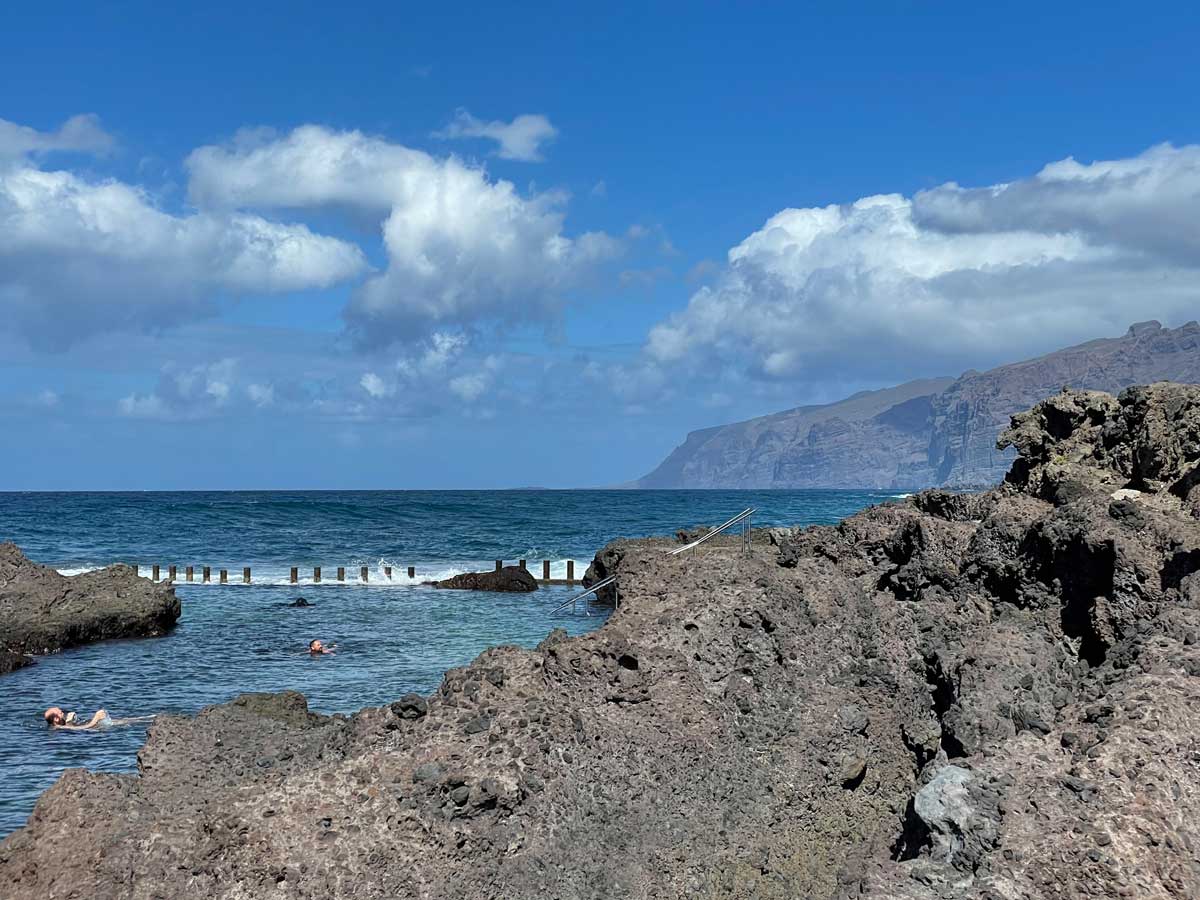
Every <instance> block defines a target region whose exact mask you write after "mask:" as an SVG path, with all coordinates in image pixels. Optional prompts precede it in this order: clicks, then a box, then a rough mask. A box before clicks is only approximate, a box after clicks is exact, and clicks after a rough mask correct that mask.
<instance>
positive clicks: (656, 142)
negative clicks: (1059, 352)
mask: <svg viewBox="0 0 1200 900" xmlns="http://www.w3.org/2000/svg"><path fill="white" fill-rule="evenodd" d="M578 6H579V5H568V4H561V5H532V4H530V5H526V6H525V7H524V8H523V9H521V10H508V9H506V10H504V11H503V12H501V11H499V10H498V9H496V8H494V7H492V6H476V7H474V8H458V7H456V8H454V9H453V10H452V11H449V10H447V11H431V10H429V9H427V8H425V7H424V6H421V7H418V6H416V5H413V6H411V7H406V6H404V5H399V4H386V5H385V4H378V5H370V4H365V5H364V4H359V5H356V6H354V7H353V8H347V9H342V10H338V11H333V10H331V9H330V8H328V7H327V6H325V5H320V6H319V5H315V4H313V5H308V4H297V3H289V4H266V3H264V4H238V5H231V4H220V3H213V4H208V5H207V6H206V7H205V8H204V9H203V10H198V11H191V12H181V11H177V10H173V9H169V8H168V7H169V5H167V4H132V3H107V4H89V5H80V7H79V8H78V9H76V10H73V11H72V12H71V14H70V15H69V16H67V15H64V14H62V13H61V12H60V13H58V14H52V13H49V12H44V13H43V12H35V11H33V9H32V8H31V7H27V8H26V9H23V10H18V11H9V12H7V13H6V25H5V28H4V30H3V33H2V34H0V376H2V379H3V380H2V381H0V489H13V490H22V489H141V488H146V489H155V488H179V489H186V488H252V487H261V488H272V487H280V488H283V487H310V488H339V487H346V488H350V487H357V488H407V487H414V488H419V487H506V486H522V485H546V486H558V487H565V486H590V485H605V484H615V483H619V482H623V481H626V480H629V479H632V478H635V477H637V476H639V475H642V474H644V473H645V472H647V471H649V470H650V469H651V468H653V467H654V465H655V464H656V463H657V462H658V461H659V460H660V459H661V458H662V457H663V456H664V455H665V454H666V453H667V452H669V451H670V450H671V448H672V447H674V446H675V445H676V444H678V443H679V442H680V441H682V439H683V437H684V435H685V433H686V432H687V431H688V430H690V429H694V428H699V427H706V426H708V425H713V424H719V423H722V422H727V421H733V420H736V419H740V418H746V417H749V416H753V415H758V414H762V413H765V412H771V411H775V410H779V409H783V408H787V407H791V406H795V405H799V404H803V403H810V402H823V401H828V400H833V399H838V398H840V397H841V396H844V395H846V394H847V393H850V392H852V391H855V390H859V389H863V388H869V387H878V386H883V385H886V384H891V383H895V382H898V381H902V380H906V379H909V378H916V377H923V376H928V375H939V374H957V373H958V372H960V371H962V370H963V369H965V368H968V367H974V368H985V367H987V366H990V365H994V364H997V363H1000V362H1004V361H1008V360H1012V359H1019V358H1023V357H1025V356H1028V355H1032V354H1035V353H1039V352H1044V351H1048V350H1051V349H1055V348H1056V347H1058V346H1063V345H1065V344H1069V343H1073V342H1076V341H1080V340H1086V339H1089V338H1092V337H1098V336H1104V335H1110V334H1118V333H1120V332H1122V331H1123V330H1124V329H1125V327H1126V326H1127V325H1128V324H1129V323H1130V322H1132V321H1135V320H1138V319H1145V318H1150V317H1157V318H1160V319H1162V320H1163V321H1164V322H1165V323H1167V324H1171V325H1177V324H1181V323H1182V322H1183V321H1186V320H1187V319H1190V318H1195V317H1196V312H1195V311H1196V310H1200V302H1197V293H1196V291H1195V285H1196V283H1197V282H1196V275H1197V269H1198V268H1200V243H1198V240H1197V238H1195V237H1194V235H1195V234H1196V233H1198V232H1197V229H1196V225H1197V224H1200V223H1198V222H1197V219H1198V218H1200V207H1198V202H1200V201H1197V197H1198V196H1200V150H1197V148H1196V147H1195V146H1193V145H1194V144H1196V143H1197V140H1198V136H1197V130H1198V125H1197V120H1196V117H1195V103H1194V98H1195V96H1196V95H1197V88H1198V87H1200V85H1198V84H1197V82H1198V81H1200V76H1198V74H1197V69H1196V67H1195V65H1194V64H1193V63H1192V60H1191V57H1192V55H1193V51H1194V46H1195V42H1196V38H1197V27H1196V26H1197V14H1196V13H1195V12H1194V11H1193V10H1192V9H1191V8H1190V7H1184V6H1180V7H1179V8H1170V7H1166V6H1163V7H1158V8H1157V9H1153V10H1152V9H1149V8H1148V7H1147V6H1146V5H1144V4H1143V5H1133V4H1125V5H1115V4H1113V5H1104V4H1099V5H1098V4H1089V5H1086V6H1083V5H1080V6H1076V7H1065V6H1064V7H1062V8H1060V9H1058V10H1055V11H1049V12H1048V11H1046V10H1044V9H1042V8H1041V6H1040V5H1033V4H1028V5H1017V4H1008V5H1005V6H1004V7H1002V8H1001V7H994V8H988V9H980V10H978V11H975V10H966V11H964V10H963V9H962V8H960V7H961V6H962V5H950V4H899V3H897V4H864V5H855V6H853V7H851V6H849V5H844V4H838V5H835V4H829V5H826V6H808V7H806V8H804V9H797V8H787V9H785V8H783V7H782V6H773V7H772V6H767V5H757V4H756V5H749V4H742V5H733V4H728V5H724V4H638V5H616V4H607V5H604V6H603V7H600V6H597V7H595V8H594V9H592V10H587V9H580V8H578Z"/></svg>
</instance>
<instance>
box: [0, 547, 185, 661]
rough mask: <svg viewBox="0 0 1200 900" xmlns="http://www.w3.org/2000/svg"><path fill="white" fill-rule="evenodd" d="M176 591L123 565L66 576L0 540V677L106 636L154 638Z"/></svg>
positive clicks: (167, 622)
mask: <svg viewBox="0 0 1200 900" xmlns="http://www.w3.org/2000/svg"><path fill="white" fill-rule="evenodd" d="M179 612H180V607H179V599H178V598H177V597H176V596H175V589H174V588H173V587H171V586H170V585H166V584H154V583H153V582H151V581H149V580H147V579H145V578H138V577H137V575H136V574H134V571H133V569H132V568H131V567H129V566H109V567H108V568H107V569H101V570H100V571H97V572H87V573H85V574H83V575H75V576H73V577H67V576H65V575H60V574H59V573H58V572H56V571H55V570H54V569H51V568H49V567H47V566H41V565H38V564H37V563H35V562H31V561H30V560H28V559H26V558H25V555H24V554H23V553H21V551H20V549H19V548H18V547H17V546H16V544H11V543H6V544H0V674H3V673H5V672H10V671H12V670H13V669H17V668H20V667H21V666H23V665H27V664H28V663H29V661H30V660H29V657H28V656H27V654H37V653H56V652H58V651H59V650H65V649H66V648H68V647H74V646H76V645H78V644H87V643H90V642H92V641H102V640H105V639H107V638H124V637H155V636H158V635H162V634H165V633H166V632H167V631H169V630H170V629H171V628H172V627H173V626H174V625H175V622H176V620H177V619H178V618H179Z"/></svg>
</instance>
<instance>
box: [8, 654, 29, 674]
mask: <svg viewBox="0 0 1200 900" xmlns="http://www.w3.org/2000/svg"><path fill="white" fill-rule="evenodd" d="M31 665H33V658H32V657H29V656H26V655H25V654H24V653H16V652H15V651H13V650H0V675H3V674H5V673H6V672H15V671H16V670H17V669H23V668H24V667H25V666H31Z"/></svg>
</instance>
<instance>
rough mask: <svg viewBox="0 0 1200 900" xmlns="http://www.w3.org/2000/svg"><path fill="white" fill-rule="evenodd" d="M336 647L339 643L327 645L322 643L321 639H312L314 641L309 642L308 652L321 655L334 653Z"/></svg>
mask: <svg viewBox="0 0 1200 900" xmlns="http://www.w3.org/2000/svg"><path fill="white" fill-rule="evenodd" d="M336 647H337V644H330V645H329V646H325V645H324V644H322V643H321V642H320V641H317V640H312V641H309V642H308V652H309V653H311V654H312V655H313V656H320V655H321V654H323V653H333V652H334V649H335V648H336Z"/></svg>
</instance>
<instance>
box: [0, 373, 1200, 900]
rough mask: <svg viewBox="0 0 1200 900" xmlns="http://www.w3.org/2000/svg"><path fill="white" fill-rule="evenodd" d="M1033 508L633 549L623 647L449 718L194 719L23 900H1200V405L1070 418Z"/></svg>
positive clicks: (9, 849) (262, 713) (26, 869)
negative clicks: (746, 549)
mask: <svg viewBox="0 0 1200 900" xmlns="http://www.w3.org/2000/svg"><path fill="white" fill-rule="evenodd" d="M1003 442H1004V443H1006V444H1008V445H1010V446H1012V447H1013V448H1014V449H1015V451H1016V453H1017V454H1018V459H1017V462H1016V463H1015V464H1014V466H1013V467H1012V470H1011V472H1010V473H1009V476H1008V479H1007V480H1006V482H1005V484H1003V485H1002V486H1000V487H999V488H996V489H993V490H991V491H988V492H986V493H981V494H953V493H949V492H946V491H940V490H935V491H929V492H926V493H922V494H919V495H916V496H914V497H912V498H910V499H908V500H906V501H904V502H900V503H895V504H890V505H885V506H879V507H875V508H872V509H868V510H865V511H864V512H862V513H860V514H858V515H855V516H852V517H850V518H848V519H846V520H845V521H844V522H842V523H841V524H839V525H837V526H817V527H812V528H807V529H803V530H795V531H791V530H786V529H784V530H772V531H771V532H766V531H760V532H756V533H755V534H754V540H753V542H752V546H751V552H750V553H749V554H748V555H745V554H742V553H741V552H740V545H741V541H740V537H739V536H736V535H735V536H732V537H718V538H714V539H713V540H711V541H709V542H708V543H706V544H704V545H703V546H702V547H701V548H698V549H697V550H696V551H695V552H693V553H687V554H681V555H679V556H669V555H667V554H666V553H664V550H665V549H667V548H670V547H675V546H678V544H677V543H675V542H674V541H673V540H671V539H667V538H663V539H650V540H634V541H621V542H617V543H614V544H612V545H610V546H609V547H607V548H605V550H604V551H603V552H602V553H601V554H599V556H598V557H597V561H596V564H595V566H594V569H593V571H592V572H591V577H593V578H596V577H599V576H600V575H602V574H604V573H616V574H617V575H618V576H619V579H618V580H619V584H620V604H619V605H618V607H617V608H616V610H615V611H614V612H613V614H612V617H611V618H610V620H609V621H608V622H607V623H606V624H605V626H604V627H602V628H601V629H600V630H598V631H596V632H594V633H592V634H589V635H586V636H583V637H578V638H567V637H566V636H565V634H564V633H562V632H554V633H552V634H551V635H550V636H549V637H548V638H547V639H546V640H545V641H543V642H542V644H541V645H539V646H538V647H537V649H535V650H522V649H518V648H515V647H498V648H495V649H493V650H489V651H488V652H486V653H484V654H482V655H481V656H480V657H479V658H477V659H476V660H475V661H474V662H472V663H471V664H470V665H468V666H466V667H464V668H461V669H454V670H451V671H450V672H448V673H447V674H446V676H445V679H444V681H443V683H442V685H441V687H440V688H439V689H438V690H437V691H436V692H435V693H434V694H433V695H432V696H430V697H428V698H425V697H419V696H416V695H408V696H405V697H402V698H401V699H399V700H398V701H396V702H395V703H393V704H391V705H390V706H385V707H381V708H370V709H364V710H362V711H361V712H359V713H357V714H355V715H353V716H349V717H345V716H333V717H328V716H321V715H316V714H313V713H311V712H309V711H308V709H307V707H306V704H305V702H304V699H303V697H301V696H300V695H298V694H278V695H246V696H243V697H241V698H239V699H238V700H236V701H234V702H232V703H228V704H223V705H220V706H214V707H210V708H208V709H206V710H204V711H203V712H202V713H201V714H200V715H199V716H197V717H196V718H194V719H190V718H176V717H169V718H163V719H160V720H159V721H158V722H157V723H156V724H155V725H154V726H153V728H152V729H151V731H150V734H149V737H148V740H147V743H146V745H145V747H144V748H143V749H142V751H141V753H140V754H139V759H138V761H139V768H140V773H139V775H137V776H130V775H107V774H93V773H89V772H85V771H81V770H73V771H69V772H67V773H66V774H65V775H64V776H63V777H62V778H61V779H60V780H59V782H58V783H57V784H55V785H54V787H52V788H51V789H50V790H49V791H47V792H46V793H45V794H44V795H43V797H42V798H41V799H40V800H39V802H38V804H37V807H36V808H35V810H34V812H33V814H32V816H31V817H30V820H29V824H28V825H27V827H25V828H23V829H21V830H19V831H17V832H15V833H14V834H13V835H11V836H10V837H8V838H7V839H6V840H4V841H3V842H0V895H3V896H5V897H8V898H13V900H25V898H30V900H32V898H39V900H40V898H46V897H51V898H54V897H64V898H65V897H88V898H118V897H120V898H152V897H153V898H174V897H189V898H190V897H206V898H251V897H253V898H284V897H288V898H326V897H347V898H385V897H387V898H395V897H403V898H409V897H411V898H427V900H440V898H447V900H448V898H459V897H465V898H485V897H486V898H505V900H523V898H547V897H551V898H673V897H704V898H716V897H722V898H724V897H734V898H800V897H802V898H845V900H849V898H877V900H883V898H908V900H933V898H943V900H953V898H980V900H1002V898H1003V900H1017V898H1082V897H1091V898H1095V897H1112V898H1116V897H1134V898H1151V900H1167V898H1172V900H1176V898H1186V897H1195V896H1200V860H1198V856H1197V848H1200V826H1198V824H1197V823H1198V822H1200V468H1198V467H1200V387H1194V386H1182V385H1174V384H1155V385H1152V386H1149V387H1139V388H1133V389H1130V390H1128V391H1126V392H1124V393H1123V394H1122V395H1121V397H1120V398H1119V399H1118V398H1115V397H1113V396H1111V395H1108V394H1102V393H1095V392H1079V391H1068V392H1064V393H1061V394H1058V395H1055V396H1053V397H1051V398H1050V399H1048V400H1046V401H1044V402H1042V403H1040V404H1038V405H1037V406H1036V407H1035V408H1034V409H1033V410H1031V411H1030V412H1027V413H1025V414H1022V415H1020V416H1018V417H1016V419H1015V420H1014V422H1013V426H1012V428H1010V429H1009V430H1008V431H1007V432H1006V433H1005V436H1004V438H1003Z"/></svg>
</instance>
